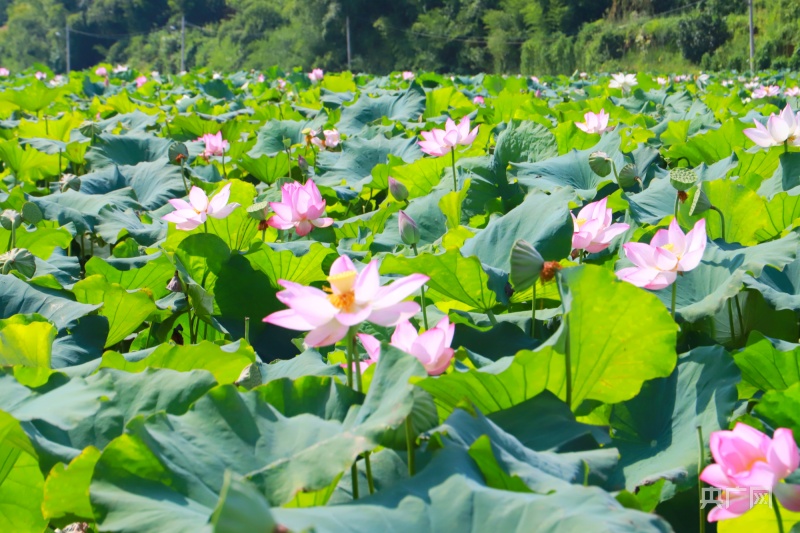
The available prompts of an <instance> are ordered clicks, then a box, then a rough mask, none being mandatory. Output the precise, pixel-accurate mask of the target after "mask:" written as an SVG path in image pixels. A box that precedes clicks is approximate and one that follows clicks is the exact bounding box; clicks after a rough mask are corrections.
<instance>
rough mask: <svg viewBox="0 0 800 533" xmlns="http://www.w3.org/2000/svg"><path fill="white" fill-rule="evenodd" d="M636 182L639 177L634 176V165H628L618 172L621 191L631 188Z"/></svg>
mask: <svg viewBox="0 0 800 533" xmlns="http://www.w3.org/2000/svg"><path fill="white" fill-rule="evenodd" d="M637 181H639V176H637V175H636V165H634V164H633V163H628V164H627V165H625V166H624V167H622V170H620V171H619V186H620V187H622V188H623V189H626V188H628V187H633V186H634V185H636V182H637Z"/></svg>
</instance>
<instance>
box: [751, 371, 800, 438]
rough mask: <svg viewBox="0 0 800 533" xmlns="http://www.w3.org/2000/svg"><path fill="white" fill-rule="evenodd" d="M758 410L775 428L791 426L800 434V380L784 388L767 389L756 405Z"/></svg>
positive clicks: (795, 432) (790, 427)
mask: <svg viewBox="0 0 800 533" xmlns="http://www.w3.org/2000/svg"><path fill="white" fill-rule="evenodd" d="M756 412H757V413H758V414H759V415H761V416H763V417H765V418H766V419H767V420H768V421H769V422H770V423H771V424H772V427H775V428H779V427H781V428H789V429H791V430H792V431H793V432H794V434H795V435H797V434H800V382H798V383H795V384H793V385H792V386H790V387H789V388H787V389H784V390H772V391H767V393H766V394H764V396H762V398H761V400H760V401H759V402H758V404H757V405H756Z"/></svg>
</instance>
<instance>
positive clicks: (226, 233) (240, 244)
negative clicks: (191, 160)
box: [170, 180, 258, 250]
mask: <svg viewBox="0 0 800 533" xmlns="http://www.w3.org/2000/svg"><path fill="white" fill-rule="evenodd" d="M230 184H231V196H230V200H229V202H230V203H233V202H236V203H238V204H239V207H237V208H236V209H234V211H233V213H231V214H230V215H228V216H227V217H225V218H224V219H222V220H219V219H216V218H212V217H209V218H208V229H209V233H211V234H214V235H218V236H219V237H220V238H221V239H222V240H223V241H225V244H227V245H228V247H229V248H230V249H231V250H242V249H246V248H247V247H248V246H249V244H250V241H252V240H253V237H255V236H256V233H258V224H257V223H256V220H255V219H254V218H253V217H251V216H250V215H248V214H247V208H248V207H249V206H251V205H252V204H253V198H255V196H256V190H255V187H253V185H251V184H250V183H247V182H244V181H241V180H232V181H231V182H230ZM221 188H222V184H220V187H219V188H218V189H217V190H219V189H221ZM209 196H212V195H211V194H209ZM170 231H172V230H170ZM201 232H203V227H202V226H201V227H198V228H197V229H195V230H194V233H201Z"/></svg>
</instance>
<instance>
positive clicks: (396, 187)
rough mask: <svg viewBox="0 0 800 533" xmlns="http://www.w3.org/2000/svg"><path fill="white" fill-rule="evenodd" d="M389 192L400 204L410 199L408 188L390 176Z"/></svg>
mask: <svg viewBox="0 0 800 533" xmlns="http://www.w3.org/2000/svg"><path fill="white" fill-rule="evenodd" d="M389 192H390V193H391V195H392V198H394V199H395V200H397V201H398V202H405V201H406V200H407V199H408V188H407V187H406V186H405V185H403V184H402V183H401V182H399V181H397V180H396V179H394V178H393V177H391V176H389Z"/></svg>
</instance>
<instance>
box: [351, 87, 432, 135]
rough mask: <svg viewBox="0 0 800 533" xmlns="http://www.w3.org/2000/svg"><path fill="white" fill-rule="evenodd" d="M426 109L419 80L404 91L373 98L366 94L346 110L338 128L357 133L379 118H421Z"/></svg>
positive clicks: (393, 119)
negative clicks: (418, 83)
mask: <svg viewBox="0 0 800 533" xmlns="http://www.w3.org/2000/svg"><path fill="white" fill-rule="evenodd" d="M424 111H425V91H423V90H422V87H420V86H419V85H417V84H416V83H412V84H411V86H410V87H409V88H408V89H407V90H405V91H403V92H389V93H385V94H382V95H380V96H378V97H377V98H371V97H369V96H368V95H367V94H366V93H362V95H361V96H360V97H359V98H358V100H357V101H356V103H354V104H353V105H350V106H348V107H345V108H343V109H342V116H341V118H340V119H339V122H338V123H337V124H336V128H337V129H338V130H339V131H340V132H342V133H344V134H346V135H355V134H357V133H358V132H360V131H361V130H362V129H363V128H364V126H368V125H370V124H371V123H373V122H375V121H380V120H383V119H388V120H391V121H400V122H403V121H411V120H417V119H418V118H420V117H421V116H422V113H423V112H424Z"/></svg>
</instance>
